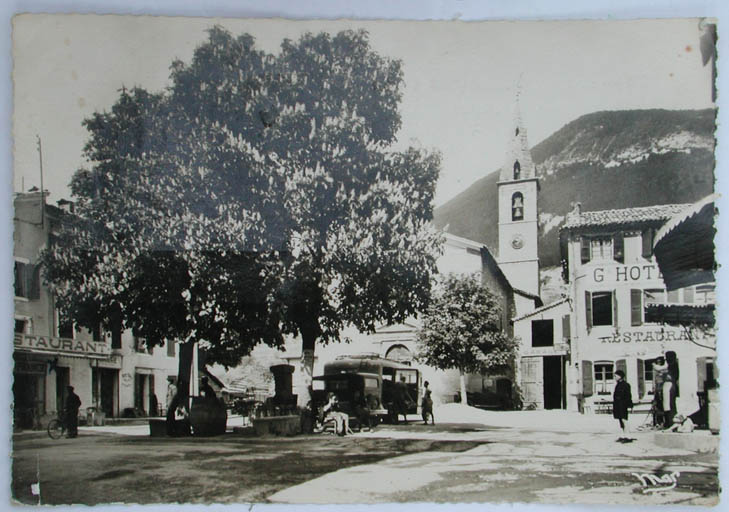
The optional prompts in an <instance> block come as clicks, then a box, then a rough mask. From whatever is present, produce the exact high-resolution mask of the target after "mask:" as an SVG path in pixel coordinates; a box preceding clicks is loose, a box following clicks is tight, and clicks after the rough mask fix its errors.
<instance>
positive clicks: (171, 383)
mask: <svg viewBox="0 0 729 512" xmlns="http://www.w3.org/2000/svg"><path fill="white" fill-rule="evenodd" d="M167 382H168V384H167V400H166V402H165V404H166V406H167V416H166V418H165V424H166V427H167V435H168V436H173V435H175V409H176V408H177V401H176V398H177V386H176V385H175V378H174V377H173V376H172V375H169V376H168V377H167Z"/></svg>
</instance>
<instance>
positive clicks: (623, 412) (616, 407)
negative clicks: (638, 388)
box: [613, 370, 633, 441]
mask: <svg viewBox="0 0 729 512" xmlns="http://www.w3.org/2000/svg"><path fill="white" fill-rule="evenodd" d="M615 380H616V383H615V391H614V392H613V418H615V419H616V420H618V422H620V429H621V430H622V432H623V434H627V433H628V409H632V408H633V399H632V397H631V393H630V384H628V383H627V382H625V372H623V370H618V371H616V372H615ZM624 439H625V438H623V437H621V438H620V439H618V441H622V440H624Z"/></svg>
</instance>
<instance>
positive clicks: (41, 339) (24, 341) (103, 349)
mask: <svg viewBox="0 0 729 512" xmlns="http://www.w3.org/2000/svg"><path fill="white" fill-rule="evenodd" d="M13 341H14V344H15V349H16V350H19V351H25V352H37V353H42V354H56V355H61V356H63V355H66V356H76V357H89V358H100V359H107V358H108V357H109V356H110V355H111V349H110V348H109V345H108V344H107V343H104V342H103V341H81V340H72V339H70V338H56V337H53V336H39V335H36V334H21V333H15V337H14V340H13Z"/></svg>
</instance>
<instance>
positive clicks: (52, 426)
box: [47, 413, 66, 439]
mask: <svg viewBox="0 0 729 512" xmlns="http://www.w3.org/2000/svg"><path fill="white" fill-rule="evenodd" d="M47 430H48V437H50V438H51V439H60V438H62V437H63V435H64V434H65V433H66V421H65V419H64V417H63V414H62V413H58V417H57V418H53V419H52V420H51V421H49V422H48V428H47Z"/></svg>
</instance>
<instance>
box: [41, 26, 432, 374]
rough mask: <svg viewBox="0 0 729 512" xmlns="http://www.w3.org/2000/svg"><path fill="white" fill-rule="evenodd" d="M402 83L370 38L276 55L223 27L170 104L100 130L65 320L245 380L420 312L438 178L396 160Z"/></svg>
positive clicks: (122, 100) (416, 164)
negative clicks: (243, 366)
mask: <svg viewBox="0 0 729 512" xmlns="http://www.w3.org/2000/svg"><path fill="white" fill-rule="evenodd" d="M402 81H403V73H402V69H401V63H400V62H399V61H397V60H391V59H388V58H384V57H382V56H380V55H378V54H377V53H376V52H374V51H373V50H372V49H371V48H370V45H369V42H368V37H367V33H366V32H364V31H358V32H353V31H347V32H341V33H339V34H337V35H334V36H331V35H329V34H325V33H322V34H318V35H312V34H306V35H304V36H302V37H301V38H300V39H299V40H298V41H291V40H285V41H283V43H282V45H281V51H280V53H279V54H277V55H273V54H268V53H265V52H263V51H260V50H258V49H256V48H255V42H254V39H253V38H252V37H251V36H249V35H242V36H240V37H233V36H232V35H231V34H230V33H228V32H227V31H225V30H224V29H222V28H220V27H215V28H212V29H211V30H209V31H208V39H207V41H206V42H204V43H203V44H202V45H200V46H199V47H198V48H197V49H196V50H195V52H194V56H193V58H192V60H191V62H190V63H189V64H186V63H183V62H181V61H175V62H173V63H172V66H171V74H170V82H171V83H170V86H169V87H168V88H167V89H166V90H164V91H162V92H158V93H151V92H148V91H146V90H144V89H140V88H134V89H131V90H126V89H122V90H121V91H120V96H119V99H118V100H117V101H116V103H115V104H114V105H113V106H112V107H111V110H109V111H108V112H100V113H95V114H94V115H93V116H92V117H90V118H89V119H87V120H86V121H85V122H84V124H85V126H86V128H87V129H88V130H89V133H90V138H89V140H88V143H87V144H86V146H85V156H86V158H87V160H88V162H89V166H87V168H84V169H80V170H79V171H77V172H76V174H75V175H74V177H73V180H72V183H71V189H72V195H73V197H74V199H75V201H76V208H75V216H73V217H72V218H71V217H69V218H68V219H67V222H64V224H63V227H62V229H61V232H60V233H59V234H58V236H57V237H56V238H55V239H54V240H53V243H52V245H51V248H50V249H49V250H48V251H47V252H46V253H45V255H44V261H45V264H46V267H45V268H46V270H45V276H46V280H47V281H48V282H49V283H50V284H51V285H52V286H53V288H54V290H55V293H56V295H57V297H58V302H59V305H60V306H61V307H62V309H63V310H64V311H65V312H66V315H68V316H70V317H71V318H72V319H73V320H75V321H76V323H77V324H78V325H82V326H85V327H93V326H94V325H96V324H98V323H101V324H102V325H104V326H105V327H106V328H110V327H111V325H112V324H113V323H114V322H120V323H122V324H123V325H124V326H125V327H126V328H131V329H132V331H133V332H134V334H135V335H137V336H140V337H143V338H145V339H146V341H147V343H148V344H150V345H156V344H161V343H163V342H164V340H166V339H176V340H181V341H182V342H200V344H201V346H203V347H205V348H207V351H208V354H207V356H208V360H210V361H216V362H220V363H223V364H225V365H229V366H232V365H235V364H237V363H238V362H239V361H240V358H241V357H242V356H244V355H246V354H247V353H249V352H250V350H251V348H252V347H253V346H254V345H256V344H257V343H261V342H263V343H267V344H269V345H272V346H280V345H281V344H282V342H283V339H284V336H285V335H298V336H301V337H302V339H303V342H304V346H305V348H306V347H307V346H309V347H310V348H311V349H313V347H314V343H315V342H317V341H318V342H324V343H326V342H329V341H333V340H338V339H339V335H340V334H339V333H340V331H341V330H342V328H343V327H344V326H345V325H353V326H355V327H357V328H359V329H360V330H363V331H368V330H373V329H374V327H375V324H376V323H377V322H399V321H403V320H404V319H405V318H407V317H408V316H410V315H413V314H416V313H417V312H418V311H419V310H422V309H423V308H424V307H425V306H426V305H427V302H428V300H429V292H430V278H431V275H432V274H433V272H434V271H435V257H436V256H437V252H438V247H439V243H440V240H439V237H438V236H437V235H436V234H434V232H433V231H432V230H431V229H430V228H429V223H430V221H431V220H432V215H433V212H432V200H433V194H434V189H435V183H436V180H437V176H438V172H439V166H440V162H439V157H438V155H437V154H429V153H425V152H422V151H418V150H414V149H409V150H406V151H404V152H395V151H392V150H391V146H392V144H393V143H394V142H395V140H396V133H397V131H398V129H399V128H400V115H399V112H398V106H399V102H400V100H401V95H402V93H401V87H402Z"/></svg>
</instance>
